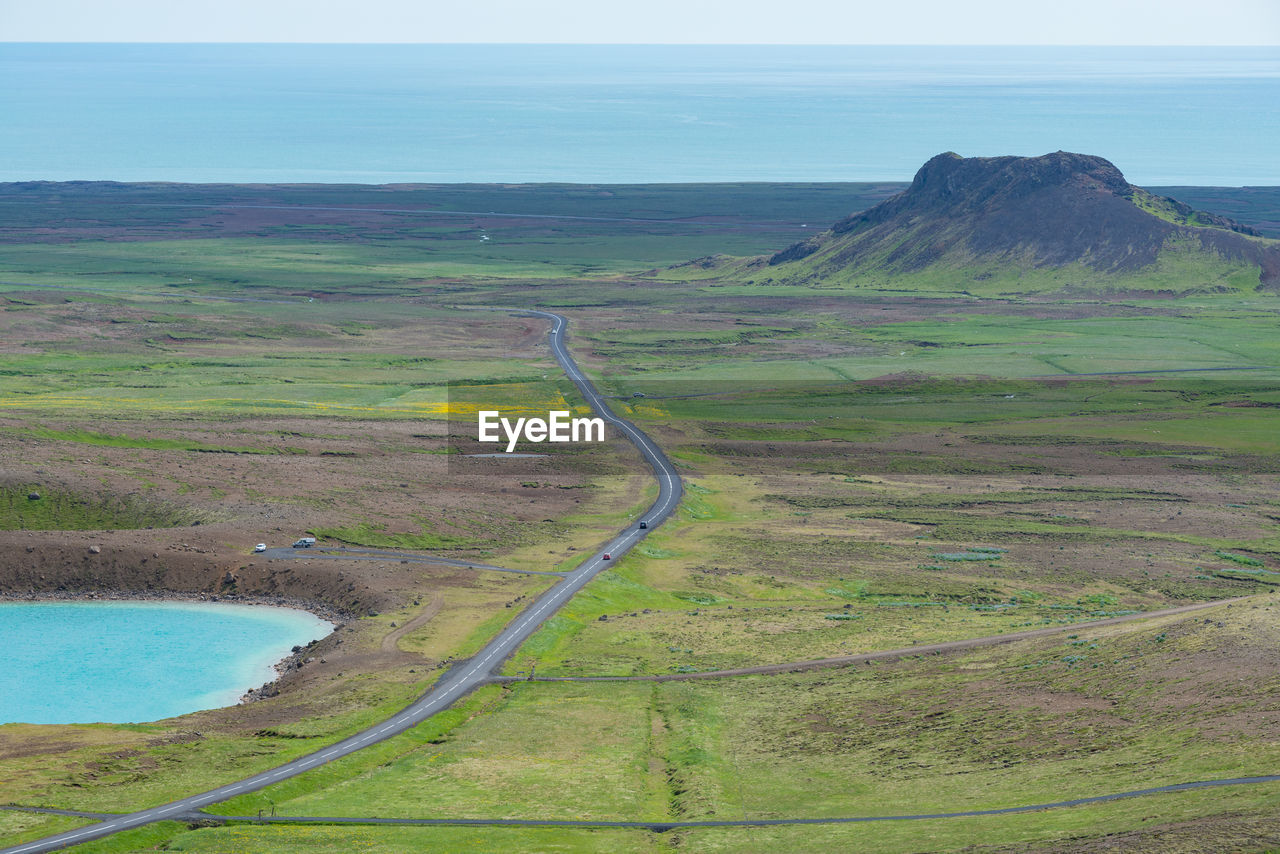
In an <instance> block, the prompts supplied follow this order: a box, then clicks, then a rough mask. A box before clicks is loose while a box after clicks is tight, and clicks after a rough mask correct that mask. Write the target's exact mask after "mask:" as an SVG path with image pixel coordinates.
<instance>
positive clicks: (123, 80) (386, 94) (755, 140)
mask: <svg viewBox="0 0 1280 854" xmlns="http://www.w3.org/2000/svg"><path fill="white" fill-rule="evenodd" d="M1277 104H1280V49H1277V48H979V47H971V48H903V47H897V48H893V47H802V48H797V47H746V46H737V47H734V46H718V47H693V46H680V47H661V46H608V47H603V46H581V45H579V46H572V45H569V46H565V45H561V46H552V45H540V46H528V45H524V46H520V45H29V44H0V117H3V121H0V180H40V179H46V180H69V179H115V180H128V181H144V180H163V181H250V182H252V181H297V182H344V181H346V182H370V183H385V182H437V181H438V182H455V181H588V182H590V181H614V182H644V181H658V182H661V181H732V180H752V181H783V180H802V181H803V180H814V181H861V180H886V179H887V180H905V179H909V178H910V177H911V176H912V175H913V174H914V172H915V170H916V169H917V168H918V167H919V166H920V164H921V163H923V162H924V161H925V160H927V159H928V158H929V157H931V156H933V155H935V154H938V153H939V152H942V151H948V150H951V151H956V152H958V153H960V154H963V155H966V156H973V155H996V154H1022V155H1033V154H1043V153H1045V152H1049V151H1056V150H1058V149H1066V150H1069V151H1080V152H1086V153H1090V154H1098V155H1101V156H1103V157H1107V158H1109V159H1110V160H1112V161H1113V162H1115V163H1116V165H1117V166H1119V167H1120V168H1121V169H1122V170H1123V171H1124V172H1125V174H1126V176H1127V177H1128V178H1129V179H1130V180H1132V181H1135V182H1137V183H1141V184H1151V185H1165V186H1167V185H1176V184H1200V185H1232V186H1238V185H1245V184H1269V185H1275V184H1280V158H1277V157H1276V151H1277V149H1276V140H1277V139H1280V109H1276V105H1277Z"/></svg>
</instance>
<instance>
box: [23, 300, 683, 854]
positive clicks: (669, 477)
mask: <svg viewBox="0 0 1280 854" xmlns="http://www.w3.org/2000/svg"><path fill="white" fill-rule="evenodd" d="M488 310H492V311H506V312H508V313H510V314H514V315H520V316H526V317H528V316H533V317H542V318H546V319H547V320H550V321H551V330H550V332H549V337H548V342H549V343H550V345H551V352H552V354H553V355H554V356H555V358H556V361H557V362H559V363H560V366H561V367H562V368H563V369H564V371H565V373H566V374H568V376H569V379H570V380H572V381H573V384H574V385H575V386H576V387H577V388H578V391H579V392H581V394H582V396H583V397H584V398H586V400H587V402H588V403H589V404H590V405H591V408H592V410H593V411H594V412H595V413H596V414H597V415H599V416H600V417H601V418H603V419H604V420H605V422H606V423H608V424H611V425H613V427H614V429H616V430H618V431H619V432H620V433H622V434H623V435H624V436H626V437H627V438H628V439H630V440H631V442H632V443H633V444H634V445H635V446H636V448H637V449H638V450H639V451H640V455H641V456H642V457H643V458H644V460H645V462H647V463H648V464H649V466H650V468H652V469H653V473H654V475H655V476H656V477H657V480H658V498H657V500H656V501H654V503H653V505H652V506H651V507H650V508H649V510H648V511H647V512H646V513H645V514H644V515H643V517H642V518H643V519H644V520H645V521H646V522H648V529H647V530H641V529H640V528H639V527H637V526H635V525H632V526H629V527H628V528H627V529H626V530H625V531H623V532H622V533H620V534H618V535H617V536H616V537H614V538H613V539H612V540H610V541H609V542H607V543H605V544H604V545H603V546H602V547H601V548H600V549H599V550H598V551H596V552H595V554H593V555H591V556H590V557H588V558H586V560H584V561H583V562H582V563H581V564H579V565H578V568H577V569H575V570H573V571H572V572H569V573H566V574H565V576H564V579H563V580H562V581H560V582H558V583H557V584H556V585H555V586H554V587H552V588H551V589H550V590H548V591H547V592H546V593H543V594H542V595H541V596H540V597H538V598H537V599H535V600H534V601H533V602H532V603H531V604H530V605H529V606H528V607H527V608H526V609H525V610H524V611H523V612H522V613H521V614H520V615H519V616H518V617H516V619H515V620H513V621H512V622H511V623H509V624H508V625H507V627H506V628H505V629H503V630H502V631H501V632H500V633H499V634H498V636H497V637H495V638H494V639H493V640H491V641H489V643H488V644H486V645H485V647H484V648H483V649H481V650H480V651H479V652H478V653H476V654H475V656H474V657H472V658H470V659H467V660H464V661H460V662H458V663H457V664H455V665H454V666H453V667H451V668H450V669H449V670H447V671H446V672H445V673H444V675H443V676H441V677H440V679H439V681H437V682H436V684H435V685H433V686H432V687H431V689H430V690H429V691H427V693H426V694H424V695H423V696H422V697H421V698H419V699H418V700H417V701H416V702H414V703H413V704H412V705H410V706H408V707H407V708H405V709H403V710H402V711H400V712H399V713H398V714H396V715H394V716H392V717H391V718H388V719H387V720H384V721H382V722H380V723H377V724H374V725H373V726H371V727H369V728H368V729H365V730H362V731H361V732H358V733H356V734H355V735H352V736H350V737H348V738H345V739H343V740H342V741H339V742H337V743H336V744H332V745H329V746H328V747H325V748H322V749H320V750H317V751H315V752H313V753H309V754H307V755H306V756H301V757H299V758H297V759H295V760H293V761H292V762H286V763H285V764H283V765H280V766H278V767H276V768H272V769H270V770H268V771H263V772H262V773H260V774H255V775H253V776H252V777H247V778H245V779H243V780H238V781H236V782H234V783H228V784H226V785H224V786H219V787H218V788H216V789H210V790H209V791H207V792H202V793H200V794H197V795H191V796H190V797H186V798H182V799H181V800H177V801H173V802H171V803H167V804H162V805H161V806H157V807H152V808H150V809H145V810H139V811H138V812H134V813H128V814H125V815H120V816H117V817H114V818H110V819H107V820H105V821H100V822H98V823H96V824H91V825H88V826H87V827H82V828H78V829H76V830H69V831H66V832H64V833H59V834H56V835H53V836H46V837H44V838H43V839H38V840H36V841H34V842H27V843H24V844H22V845H16V846H13V847H10V848H5V849H3V851H0V854H38V852H44V851H57V850H59V849H62V848H66V847H67V846H69V845H76V844H78V843H81V842H88V841H89V840H92V839H100V838H102V837H104V836H110V835H111V834H113V833H119V832H120V831H122V830H129V829H131V828H135V827H142V826H143V825H147V824H151V823H153V822H157V821H165V820H171V819H177V818H181V817H183V816H185V815H188V814H190V813H193V812H195V811H197V810H200V809H201V808H203V807H206V806H209V805H210V804H216V803H219V802H221V801H225V800H228V799H229V798H234V797H236V796H237V795H243V794H246V793H247V792H254V791H257V790H258V789H262V788H265V787H267V786H270V785H272V784H274V783H279V782H280V781H281V780H287V779H289V778H290V777H296V776H297V775H299V774H303V773H306V772H307V771H310V770H312V769H314V768H318V767H320V766H322V765H325V764H327V763H329V762H332V761H334V760H335V759H340V758H341V757H343V756H347V755H349V754H352V753H355V752H356V751H357V750H360V749H362V748H365V747H368V746H369V745H372V744H377V743H378V742H380V741H385V740H386V739H388V738H392V737H393V736H396V735H399V734H400V733H402V732H404V731H405V730H408V729H412V728H413V727H415V726H417V725H418V724H419V723H421V722H422V721H424V720H426V719H427V718H429V717H431V716H432V715H434V714H436V713H437V712H441V711H444V710H445V709H447V708H449V707H450V706H452V705H453V704H454V703H456V702H457V701H458V700H460V699H461V698H463V697H464V696H466V695H467V694H468V693H470V692H471V691H472V690H474V689H475V688H477V687H479V686H480V685H483V684H485V683H486V682H488V681H489V680H490V678H491V677H492V676H493V675H494V673H495V671H496V670H497V669H498V668H499V667H500V666H501V664H502V662H503V661H505V660H506V659H507V657H508V656H510V655H511V654H512V653H514V652H515V651H516V649H518V648H519V646H520V645H521V644H522V643H524V641H525V640H526V639H527V638H528V637H529V636H530V635H532V634H533V633H534V632H535V631H537V629H538V628H539V627H540V626H541V625H542V624H543V623H544V622H546V620H547V619H549V618H550V617H551V615H552V614H554V613H555V612H556V611H557V610H559V609H560V607H561V606H563V605H564V604H565V603H566V602H568V601H569V599H570V598H571V597H572V596H573V595H574V594H575V593H577V592H578V591H579V590H581V589H582V588H583V587H584V586H586V584H587V582H589V581H591V579H593V578H595V577H596V575H598V574H599V573H600V572H601V571H603V570H604V569H606V568H607V567H608V566H609V565H610V561H607V560H605V557H604V556H605V554H610V555H612V556H613V558H615V559H616V558H618V557H621V556H622V555H623V554H625V553H626V552H627V551H629V550H630V549H632V548H633V547H635V545H636V543H638V542H640V541H641V540H643V539H644V538H645V536H647V535H648V533H649V532H650V531H652V530H653V529H654V528H656V527H657V526H658V525H659V524H661V523H662V522H664V521H665V520H666V519H667V518H668V517H669V516H671V514H672V513H673V512H674V511H675V509H676V507H677V506H678V505H679V503H680V498H681V496H682V495H683V488H682V487H681V484H680V475H679V474H677V472H676V470H675V467H674V466H673V465H672V464H671V461H670V460H668V459H667V457H666V455H665V454H663V453H662V451H661V449H659V448H658V446H657V445H655V444H654V443H653V440H652V439H650V438H649V437H648V436H646V435H645V434H644V433H642V432H640V431H639V430H638V429H636V427H635V426H633V425H632V424H631V423H630V422H628V421H626V420H624V419H621V418H619V417H618V416H616V415H614V414H613V412H612V411H611V410H610V409H609V407H608V406H607V405H606V404H605V402H604V398H602V397H601V395H600V394H599V392H597V391H596V388H595V386H594V385H593V384H592V382H591V381H590V380H589V379H587V377H586V376H585V375H583V373H582V371H581V370H579V369H578V365H577V364H576V363H575V362H574V361H573V357H572V356H570V355H569V351H568V349H566V347H565V343H564V337H565V329H566V328H567V326H568V321H567V320H565V318H564V317H562V316H560V315H558V314H553V313H551V312H549V311H536V310H524V309H488Z"/></svg>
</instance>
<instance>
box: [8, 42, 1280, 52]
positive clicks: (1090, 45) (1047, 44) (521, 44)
mask: <svg viewBox="0 0 1280 854" xmlns="http://www.w3.org/2000/svg"><path fill="white" fill-rule="evenodd" d="M0 45H227V46H237V45H266V46H279V45H298V46H306V45H313V46H317V47H364V46H370V47H372V46H380V47H428V46H431V47H437V46H456V47H884V48H1013V47H1027V48H1103V49H1113V48H1114V49H1123V48H1253V49H1274V50H1280V42H1277V43H1271V44H1257V43H1245V42H1199V43H1177V44H1173V43H1166V42H1162V43H1142V42H1107V43H1077V42H914V43H913V42H892V43H891V42H697V41H688V42H625V41H624V42H609V41H600V42H587V41H564V42H559V41H538V42H519V41H494V42H485V41H359V42H343V41H275V40H249V41H203V40H200V39H180V40H169V39H147V40H138V41H97V40H89V39H73V40H70V41H51V40H44V39H0Z"/></svg>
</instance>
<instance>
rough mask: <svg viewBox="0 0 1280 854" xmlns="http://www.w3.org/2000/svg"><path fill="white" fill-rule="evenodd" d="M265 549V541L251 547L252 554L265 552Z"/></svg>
mask: <svg viewBox="0 0 1280 854" xmlns="http://www.w3.org/2000/svg"><path fill="white" fill-rule="evenodd" d="M266 550H267V544H266V543H258V544H257V545H256V546H254V547H253V553H254V554H258V553H259V552H265V551H266Z"/></svg>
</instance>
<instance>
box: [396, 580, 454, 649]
mask: <svg viewBox="0 0 1280 854" xmlns="http://www.w3.org/2000/svg"><path fill="white" fill-rule="evenodd" d="M442 605H444V597H442V596H441V595H440V594H439V593H433V594H431V601H430V602H428V603H427V606H426V607H425V608H423V609H422V611H421V612H420V613H419V614H418V616H416V617H414V618H413V619H412V620H410V621H409V622H407V623H405V624H404V625H403V626H400V627H399V628H398V629H396V630H395V631H394V632H391V633H390V634H389V635H387V636H386V637H384V638H383V639H382V651H383V652H386V653H396V652H399V651H400V647H399V643H400V638H402V637H404V636H405V635H407V634H409V632H412V631H415V630H416V629H418V628H421V627H422V626H425V625H426V624H427V623H428V622H430V620H431V618H432V617H434V616H435V615H436V614H438V613H440V607H441V606H442Z"/></svg>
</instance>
